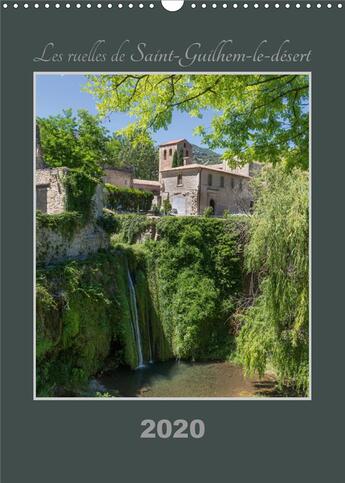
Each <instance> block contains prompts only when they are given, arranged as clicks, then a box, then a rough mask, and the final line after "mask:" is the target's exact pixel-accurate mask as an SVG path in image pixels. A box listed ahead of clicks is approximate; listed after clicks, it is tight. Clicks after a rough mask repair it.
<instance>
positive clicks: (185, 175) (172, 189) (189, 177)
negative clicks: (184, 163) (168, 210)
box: [161, 168, 200, 215]
mask: <svg viewBox="0 0 345 483" xmlns="http://www.w3.org/2000/svg"><path fill="white" fill-rule="evenodd" d="M179 174H182V184H181V185H178V184H177V180H178V175H179ZM161 175H162V185H163V190H162V199H163V200H164V199H167V198H169V200H170V203H171V205H172V208H173V210H177V213H178V214H179V215H197V214H198V205H199V177H200V169H199V168H191V169H188V170H186V169H182V170H181V171H179V170H178V169H176V170H174V171H169V172H164V171H163V172H162V173H161Z"/></svg>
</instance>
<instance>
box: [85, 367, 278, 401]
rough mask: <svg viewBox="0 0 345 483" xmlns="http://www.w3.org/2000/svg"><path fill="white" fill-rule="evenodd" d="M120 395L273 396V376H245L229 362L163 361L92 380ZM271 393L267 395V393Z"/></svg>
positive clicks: (110, 391)
mask: <svg viewBox="0 0 345 483" xmlns="http://www.w3.org/2000/svg"><path fill="white" fill-rule="evenodd" d="M92 384H93V387H94V388H95V389H96V390H98V391H99V390H101V391H106V392H108V393H110V394H111V395H112V396H119V397H145V398H148V397H168V398H170V397H211V398H212V397H214V398H217V397H255V396H258V395H266V396H267V395H270V394H269V393H270V392H271V391H273V387H274V381H273V379H271V378H269V377H266V378H265V379H264V380H261V381H260V380H258V379H255V378H248V377H245V376H244V374H243V371H242V369H241V368H240V367H238V366H236V365H234V364H231V363H229V362H178V361H169V362H160V363H153V364H147V365H146V366H145V367H142V368H140V369H136V370H130V369H127V368H118V369H115V370H113V371H109V372H107V373H104V374H102V375H101V376H99V377H97V379H96V380H93V381H92ZM267 393H268V394H267Z"/></svg>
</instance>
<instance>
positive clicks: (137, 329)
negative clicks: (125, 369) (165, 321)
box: [127, 269, 144, 368]
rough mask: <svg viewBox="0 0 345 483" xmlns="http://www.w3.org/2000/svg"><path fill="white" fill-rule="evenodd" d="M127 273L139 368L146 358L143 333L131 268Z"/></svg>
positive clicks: (142, 365)
mask: <svg viewBox="0 0 345 483" xmlns="http://www.w3.org/2000/svg"><path fill="white" fill-rule="evenodd" d="M127 273H128V288H129V294H130V302H131V319H132V327H133V332H134V339H135V344H136V347H137V355H138V368H139V367H144V358H143V349H142V345H141V335H140V327H139V317H138V307H137V297H136V294H135V288H134V284H133V280H132V277H131V274H130V271H129V269H127Z"/></svg>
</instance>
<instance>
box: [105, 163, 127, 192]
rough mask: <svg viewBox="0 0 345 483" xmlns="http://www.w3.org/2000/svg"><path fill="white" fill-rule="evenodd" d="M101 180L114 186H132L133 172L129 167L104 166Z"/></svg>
mask: <svg viewBox="0 0 345 483" xmlns="http://www.w3.org/2000/svg"><path fill="white" fill-rule="evenodd" d="M103 182H104V183H109V184H113V185H114V186H124V187H125V188H133V172H132V170H131V169H130V168H110V167H106V168H104V176H103Z"/></svg>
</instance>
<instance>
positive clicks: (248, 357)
mask: <svg viewBox="0 0 345 483" xmlns="http://www.w3.org/2000/svg"><path fill="white" fill-rule="evenodd" d="M255 184H256V186H255V188H256V193H257V195H256V203H255V209H254V214H253V216H252V217H251V218H250V233H249V234H250V238H249V243H248V245H247V247H246V250H245V259H246V264H247V268H248V270H249V271H251V272H254V273H256V274H258V277H259V287H258V293H257V294H256V297H255V299H254V301H253V304H252V306H251V307H249V309H247V310H246V312H245V313H244V315H243V321H244V324H243V327H242V329H241V331H240V334H239V337H238V344H237V347H238V353H239V357H240V361H241V362H242V363H243V364H244V366H245V368H246V369H247V371H248V372H255V371H256V372H259V373H260V374H261V375H263V374H264V372H265V370H266V369H267V367H268V366H271V367H272V366H273V368H274V369H275V371H276V372H277V375H278V380H279V382H281V383H282V384H285V385H292V386H293V387H294V388H295V389H297V391H298V392H299V393H301V394H307V392H308V388H309V367H308V366H309V317H308V315H309V300H308V299H309V296H308V280H309V257H308V248H309V230H308V226H309V224H308V220H309V210H308V204H309V202H308V176H307V173H305V172H303V171H301V170H300V169H297V168H294V169H292V170H291V171H290V172H287V171H286V170H284V169H283V168H282V167H276V168H273V169H272V168H271V169H266V170H264V171H263V173H262V175H261V176H260V177H259V178H257V180H256V182H255Z"/></svg>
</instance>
